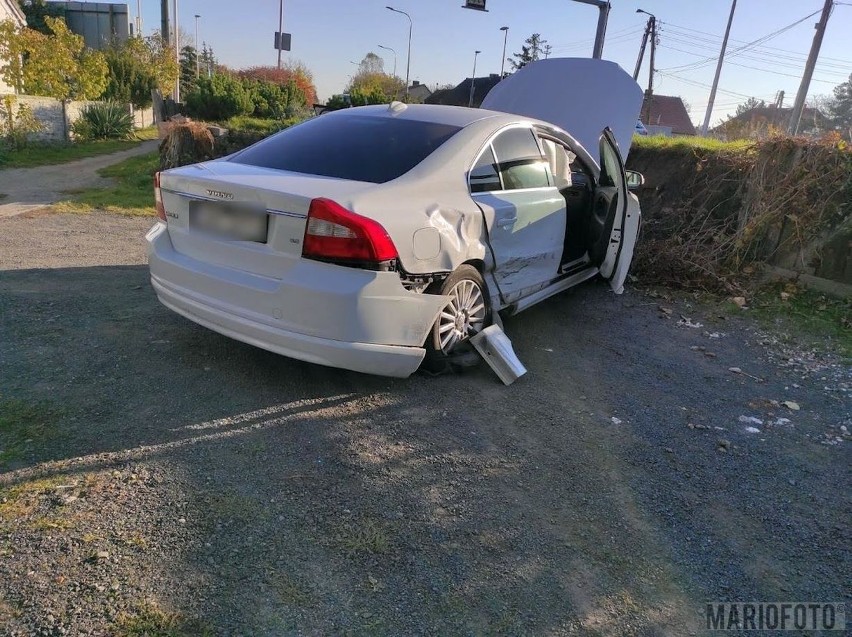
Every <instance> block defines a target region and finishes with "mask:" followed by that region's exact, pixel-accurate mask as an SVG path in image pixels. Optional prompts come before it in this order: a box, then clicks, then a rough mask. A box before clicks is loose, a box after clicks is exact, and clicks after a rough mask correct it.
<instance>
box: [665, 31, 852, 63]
mask: <svg viewBox="0 0 852 637" xmlns="http://www.w3.org/2000/svg"><path fill="white" fill-rule="evenodd" d="M665 27H666V28H665V29H664V31H665V33H666V34H667V35H666V39H668V40H673V41H675V42H679V43H682V44H689V45H691V46H694V47H698V48H702V49H706V50H712V51H715V50H716V49H718V48H719V42H718V41H715V42H714V41H713V40H710V39H708V38H700V37H696V36H694V35H692V34H690V33H685V32H681V31H680V30H678V29H673V30H670V29H669V28H668V25H665ZM748 53H750V54H754V55H755V56H759V59H766V60H770V59H771V60H787V61H788V62H789V63H791V64H804V63H805V61H806V60H807V56H806V55H804V54H799V53H794V52H792V51H785V50H784V49H776V48H775V47H754V48H753V49H751V50H750V51H748ZM739 57H742V58H744V59H751V58H750V56H748V55H746V54H740V55H739ZM825 59H826V60H828V59H833V58H825ZM819 66H821V67H824V68H825V69H826V70H828V69H829V68H833V69H838V71H836V72H841V71H842V72H844V73H845V72H846V71H848V70H849V68H850V67H852V60H849V61H843V62H820V63H819Z"/></svg>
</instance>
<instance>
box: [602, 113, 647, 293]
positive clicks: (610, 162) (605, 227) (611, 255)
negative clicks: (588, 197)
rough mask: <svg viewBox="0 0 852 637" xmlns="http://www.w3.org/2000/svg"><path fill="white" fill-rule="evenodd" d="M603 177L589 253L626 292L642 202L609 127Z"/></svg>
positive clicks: (604, 143) (617, 289) (615, 288)
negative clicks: (631, 187)
mask: <svg viewBox="0 0 852 637" xmlns="http://www.w3.org/2000/svg"><path fill="white" fill-rule="evenodd" d="M600 155H601V158H600V165H601V175H600V179H599V180H598V184H597V187H596V188H595V195H594V207H593V212H592V221H591V226H590V229H589V232H590V235H591V236H590V246H591V248H590V250H589V254H590V257H591V258H592V261H593V262H596V263H599V266H598V268H599V270H600V273H601V276H603V277H604V278H605V279H607V280H608V281H609V284H610V287H612V289H613V291H614V292H615V293H616V294H621V293H622V292H623V291H624V282H625V281H626V280H627V271H628V270H629V269H630V263H631V261H632V260H633V248H634V247H635V246H636V237H637V235H638V234H639V215H640V209H639V200H638V199H636V197H635V196H634V195H633V194H631V193H630V192H629V191H628V190H627V175H626V174H625V171H624V160H623V159H622V157H621V153H620V152H619V150H618V143H617V142H616V141H615V136H614V135H613V133H612V131H611V130H610V129H609V128H606V129H604V132H603V134H602V135H601V138H600Z"/></svg>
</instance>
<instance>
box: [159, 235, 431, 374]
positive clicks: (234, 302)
mask: <svg viewBox="0 0 852 637" xmlns="http://www.w3.org/2000/svg"><path fill="white" fill-rule="evenodd" d="M147 240H148V260H149V264H150V268H151V284H152V286H153V288H154V291H155V292H156V293H157V298H158V299H159V300H160V302H161V303H162V304H163V305H165V306H166V307H168V308H169V309H171V310H173V311H174V312H177V313H178V314H180V315H181V316H184V317H186V318H188V319H189V320H191V321H193V322H195V323H198V324H199V325H202V326H204V327H206V328H208V329H211V330H213V331H215V332H218V333H220V334H223V335H225V336H228V337H230V338H233V339H235V340H238V341H242V342H244V343H248V344H250V345H254V346H256V347H260V348H263V349H266V350H269V351H271V352H275V353H277V354H282V355H284V356H289V357H291V358H295V359H298V360H303V361H307V362H311V363H317V364H320V365H328V366H331V367H339V368H342V369H349V370H353V371H357V372H364V373H368V374H378V375H381V376H395V377H400V378H404V377H406V376H409V375H411V374H412V373H413V372H414V371H416V370H417V368H418V367H419V366H420V363H421V362H422V361H423V357H424V356H425V350H424V349H423V348H422V347H421V345H422V343H423V342H424V341H425V337H426V334H427V333H428V331H429V329H430V328H431V325H432V324H433V323H434V321H435V318H436V316H437V314H438V312H439V311H440V308H441V306H442V305H443V303H444V300H443V297H440V296H425V295H418V294H413V293H410V292H408V291H406V290H405V289H404V288H403V287H402V285H401V284H400V283H399V279H398V277H397V276H396V275H394V274H393V273H374V272H361V271H352V272H350V271H349V270H350V269H349V268H339V267H337V266H330V265H327V264H323V263H315V264H314V263H313V262H309V263H307V264H304V266H302V267H301V268H300V270H299V271H298V272H297V273H296V274H295V275H296V276H297V278H298V280H297V281H288V280H287V278H286V277H285V278H284V279H283V280H277V279H275V280H272V279H269V278H267V277H256V276H255V275H251V274H249V273H245V272H239V271H235V270H232V269H230V268H222V267H219V266H215V265H211V264H207V263H203V262H200V261H197V260H195V259H191V258H188V257H186V256H185V255H182V254H180V253H178V252H176V251H175V250H174V248H173V246H172V244H171V241H170V240H169V236H168V231H167V230H166V227H165V225H163V224H158V226H155V227H154V228H152V229H151V231H150V232H149V233H148V236H147ZM329 268H333V269H334V270H343V272H341V273H340V276H341V277H343V278H348V280H346V281H342V282H341V285H340V286H339V289H338V290H330V289H329V288H328V286H327V285H324V284H325V283H327V281H325V280H323V277H325V279H327V278H328V269H329ZM312 269H316V270H317V271H318V272H317V273H316V274H317V278H318V280H319V281H320V282H321V285H319V286H318V287H319V288H322V289H324V290H325V293H326V294H327V299H326V303H324V304H321V307H325V308H327V309H325V310H324V311H323V312H322V316H321V317H317V320H314V321H312V320H311V318H312V312H311V311H308V312H307V313H306V312H305V309H304V305H303V304H302V303H300V295H299V291H300V290H301V289H304V288H305V286H306V285H309V284H310V274H311V270H312ZM384 274H391V275H392V276H391V277H384V276H382V275H384ZM306 276H307V277H308V278H307V279H306ZM354 277H361V278H363V285H360V286H359V285H354V286H353V278H354ZM393 284H395V286H396V287H394V285H393ZM397 288H398V289H397ZM311 293H312V294H314V293H315V289H312V292H311ZM317 301H318V299H316V298H312V299H311V305H316V303H317ZM388 303H391V304H392V305H393V306H395V307H396V308H398V310H399V311H398V312H393V313H387V312H384V310H385V308H386V307H387V305H388ZM372 306H375V307H372ZM371 308H372V309H371ZM382 313H384V316H383V317H381V319H380V318H379V316H377V314H378V315H381V314H382ZM299 317H301V318H299ZM330 317H334V319H333V320H332V319H331V318H330ZM406 317H407V319H406ZM297 319H298V320H302V321H304V323H305V329H304V330H301V329H293V327H292V326H293V324H294V322H296V321H297ZM415 319H416V320H415ZM377 320H381V321H382V324H381V325H379V326H378V329H377V325H376V321H377ZM282 323H283V324H286V325H287V327H283V326H282ZM335 323H337V325H336V324H335ZM317 325H321V326H322V329H323V330H324V331H326V332H330V333H331V335H334V336H337V335H342V336H344V338H333V337H331V335H330V334H317V333H315V332H316V331H317ZM312 330H313V331H314V333H310V332H311V331H312ZM359 333H360V334H363V335H364V336H365V337H367V338H365V339H364V340H365V341H366V340H368V339H369V340H376V338H381V339H382V340H386V341H387V342H363V341H361V340H358V339H351V340H350V339H349V338H345V336H351V335H353V334H356V335H357V334H359ZM378 335H381V336H380V337H379V336H378ZM400 342H403V343H406V344H402V345H401V344H399V343H400ZM408 343H411V344H408ZM415 343H416V345H415Z"/></svg>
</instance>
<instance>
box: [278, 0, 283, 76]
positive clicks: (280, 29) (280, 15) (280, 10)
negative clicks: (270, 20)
mask: <svg viewBox="0 0 852 637" xmlns="http://www.w3.org/2000/svg"><path fill="white" fill-rule="evenodd" d="M278 37H279V38H283V37H284V0H281V2H280V3H279V4H278ZM278 68H279V69H280V68H281V42H280V41H279V43H278Z"/></svg>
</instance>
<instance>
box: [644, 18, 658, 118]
mask: <svg viewBox="0 0 852 637" xmlns="http://www.w3.org/2000/svg"><path fill="white" fill-rule="evenodd" d="M656 59H657V18H655V17H654V16H651V68H650V69H648V90H647V92H646V93H645V124H646V125H650V123H651V101H652V100H653V99H654V62H655V60H656Z"/></svg>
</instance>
